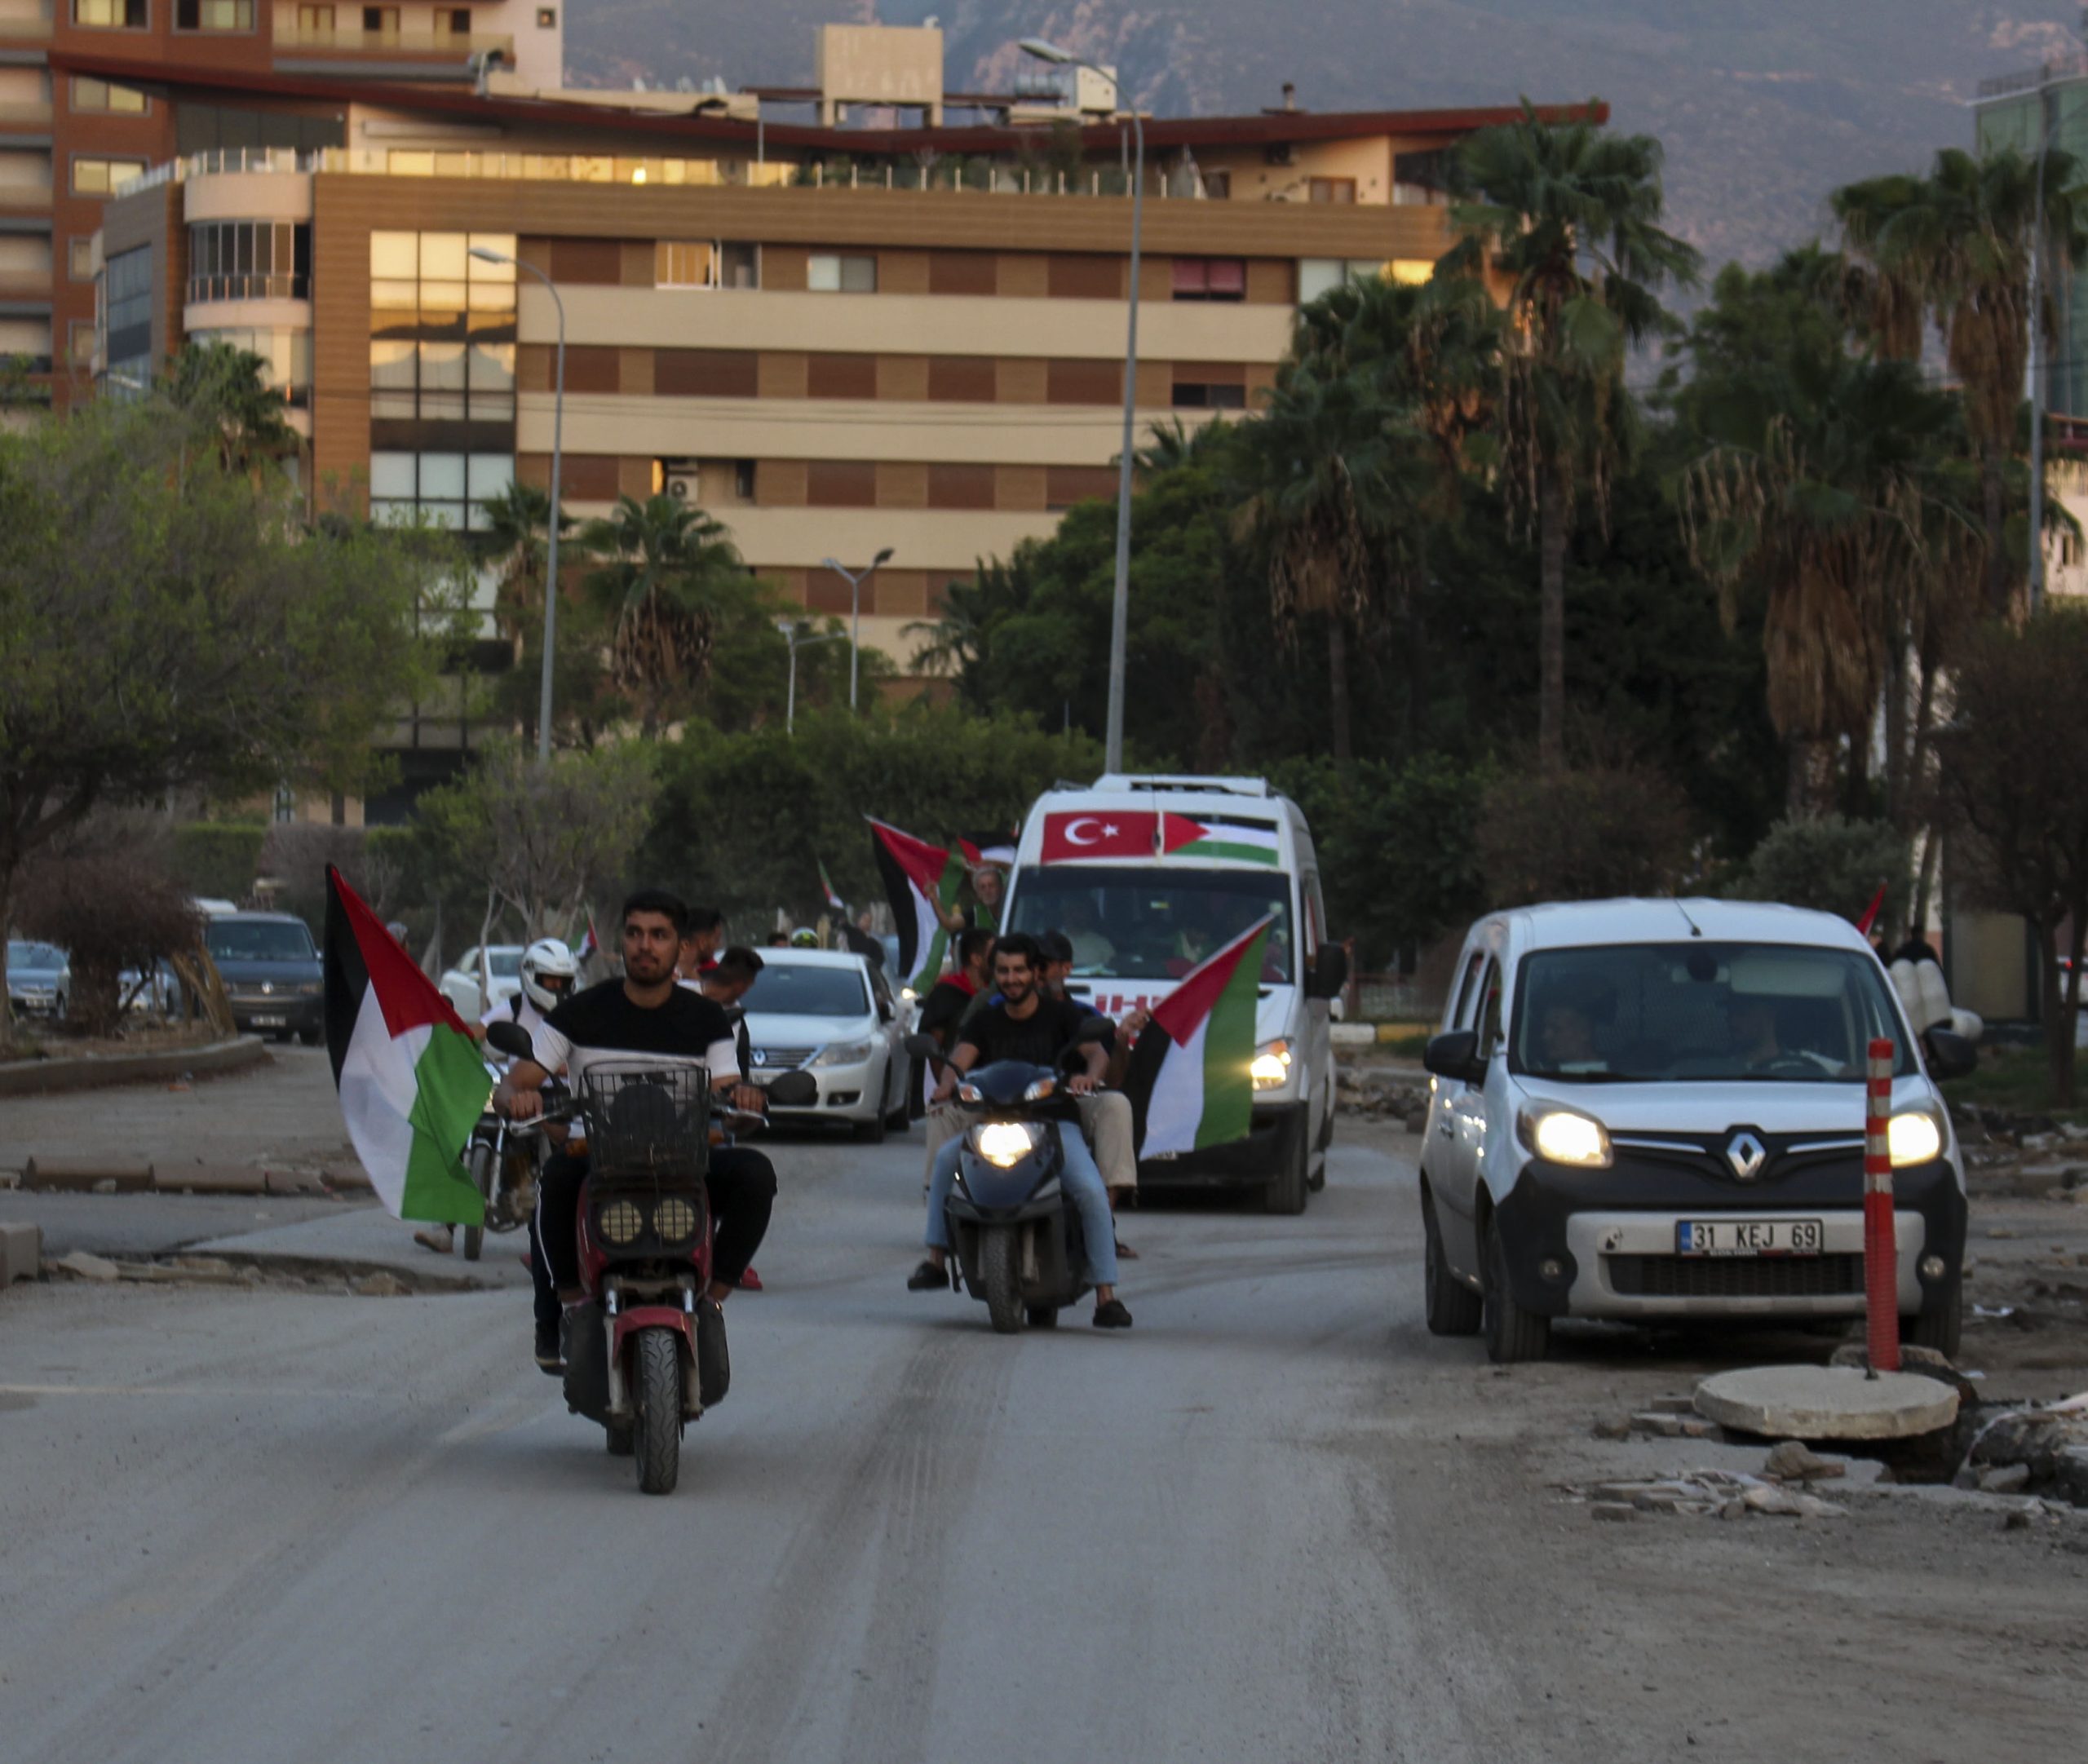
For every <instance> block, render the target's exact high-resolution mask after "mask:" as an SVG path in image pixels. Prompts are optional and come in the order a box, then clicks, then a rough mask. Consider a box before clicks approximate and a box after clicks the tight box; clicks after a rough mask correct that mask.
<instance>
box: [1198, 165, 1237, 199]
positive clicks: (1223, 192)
mask: <svg viewBox="0 0 2088 1764" xmlns="http://www.w3.org/2000/svg"><path fill="white" fill-rule="evenodd" d="M1204 194H1205V196H1207V197H1210V200H1211V201H1214V202H1223V201H1227V200H1228V198H1229V197H1231V196H1232V173H1231V172H1229V171H1207V172H1205V174H1204Z"/></svg>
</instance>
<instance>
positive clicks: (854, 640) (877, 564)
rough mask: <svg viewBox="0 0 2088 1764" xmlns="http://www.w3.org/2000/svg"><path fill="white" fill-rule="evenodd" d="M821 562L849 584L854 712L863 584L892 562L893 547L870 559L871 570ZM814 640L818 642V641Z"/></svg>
mask: <svg viewBox="0 0 2088 1764" xmlns="http://www.w3.org/2000/svg"><path fill="white" fill-rule="evenodd" d="M821 561H822V562H823V563H824V564H825V567H826V568H828V569H830V570H832V571H833V572H834V574H835V575H837V576H838V577H840V578H841V579H842V580H843V581H845V582H847V584H848V708H849V709H850V710H854V709H855V708H856V661H857V659H858V658H859V657H860V655H861V654H862V650H863V584H864V583H865V582H866V581H869V579H870V578H871V577H873V576H874V575H876V574H877V573H878V570H879V569H881V568H883V566H884V565H886V564H889V563H890V562H891V546H886V547H885V548H884V549H883V550H882V551H880V552H878V555H876V556H875V557H874V558H872V559H870V561H869V568H865V569H861V570H847V569H843V568H842V567H841V565H840V564H837V563H835V562H834V559H832V558H830V557H829V558H826V559H822V560H821ZM812 640H813V641H814V642H817V641H818V639H812Z"/></svg>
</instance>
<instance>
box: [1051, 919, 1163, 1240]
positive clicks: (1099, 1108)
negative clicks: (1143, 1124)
mask: <svg viewBox="0 0 2088 1764" xmlns="http://www.w3.org/2000/svg"><path fill="white" fill-rule="evenodd" d="M1037 947H1038V948H1041V949H1042V951H1043V952H1044V990H1045V991H1046V993H1050V994H1051V997H1054V998H1069V997H1072V994H1071V993H1068V991H1067V989H1066V986H1067V983H1068V981H1069V980H1071V979H1072V978H1073V939H1071V938H1070V937H1068V935H1066V934H1065V933H1064V931H1046V932H1045V933H1044V935H1042V937H1040V938H1038V939H1037ZM1075 1002H1076V1003H1077V1002H1078V1001H1077V1000H1076V1001H1075ZM1117 1039H1118V1037H1117V1031H1116V1029H1115V1028H1114V1026H1112V1028H1111V1030H1110V1034H1109V1038H1108V1040H1107V1041H1104V1043H1103V1044H1102V1048H1103V1051H1104V1054H1107V1055H1108V1061H1109V1068H1110V1069H1112V1070H1113V1069H1114V1068H1115V1066H1116V1063H1117ZM1079 1102H1080V1130H1081V1131H1082V1133H1084V1134H1086V1135H1087V1143H1089V1144H1090V1145H1091V1146H1093V1147H1095V1167H1096V1168H1097V1169H1099V1170H1100V1171H1101V1172H1102V1180H1103V1181H1104V1183H1106V1184H1107V1185H1108V1190H1109V1213H1110V1216H1111V1217H1112V1218H1114V1217H1115V1216H1116V1212H1117V1208H1118V1207H1120V1206H1124V1205H1129V1203H1130V1200H1131V1199H1132V1197H1133V1196H1135V1195H1136V1194H1137V1192H1138V1187H1139V1158H1138V1146H1137V1140H1138V1124H1137V1122H1136V1121H1135V1119H1134V1118H1133V1116H1132V1114H1131V1099H1130V1098H1129V1097H1128V1096H1126V1095H1125V1094H1124V1093H1123V1092H1122V1091H1121V1090H1095V1091H1093V1092H1091V1093H1090V1094H1088V1095H1086V1096H1083V1097H1082V1098H1080V1099H1079ZM1138 1259H1139V1253H1138V1251H1136V1250H1135V1249H1132V1248H1131V1247H1130V1245H1128V1244H1126V1242H1125V1241H1124V1240H1123V1239H1122V1238H1121V1237H1120V1238H1118V1239H1117V1260H1118V1261H1120V1262H1135V1261H1137V1260H1138Z"/></svg>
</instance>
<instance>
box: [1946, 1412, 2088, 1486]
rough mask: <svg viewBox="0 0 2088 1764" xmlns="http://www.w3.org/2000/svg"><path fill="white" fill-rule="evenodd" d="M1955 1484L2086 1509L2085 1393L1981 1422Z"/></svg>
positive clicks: (2087, 1416)
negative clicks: (2062, 1401) (2067, 1502)
mask: <svg viewBox="0 0 2088 1764" xmlns="http://www.w3.org/2000/svg"><path fill="white" fill-rule="evenodd" d="M1956 1483H1957V1486H1958V1488H1979V1489H1984V1491H1985V1492H1988V1494H2034V1495H2041V1496H2043V1497H2046V1499H2049V1500H2055V1501H2069V1502H2071V1503H2072V1504H2073V1505H2075V1506H2077V1507H2088V1392H2084V1393H2082V1394H2081V1395H2079V1396H2074V1397H2069V1398H2068V1399H2067V1400H2066V1401H2064V1403H2052V1404H2045V1405H2043V1406H2042V1407H2039V1406H2032V1407H2028V1408H2010V1409H2004V1410H2002V1412H2001V1413H1999V1414H1997V1415H1995V1416H1994V1417H1993V1418H1992V1419H1991V1420H1988V1421H1985V1422H1984V1425H1983V1426H1981V1427H1980V1430H1979V1432H1978V1435H1977V1436H1976V1437H1975V1439H1973V1441H1972V1445H1971V1450H1970V1451H1969V1452H1966V1454H1965V1462H1964V1465H1963V1466H1962V1468H1961V1469H1960V1470H1958V1474H1957V1478H1956Z"/></svg>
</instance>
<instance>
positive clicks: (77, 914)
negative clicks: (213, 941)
mask: <svg viewBox="0 0 2088 1764" xmlns="http://www.w3.org/2000/svg"><path fill="white" fill-rule="evenodd" d="M17 917H18V921H19V922H20V926H21V928H22V930H23V931H25V932H27V933H28V934H29V935H30V936H32V937H38V938H42V939H44V940H45V941H46V942H47V943H53V944H58V945H59V946H60V948H63V949H64V950H65V951H66V952H67V953H68V954H69V957H70V959H71V962H72V969H73V990H72V999H71V1003H70V1005H69V1007H68V1018H67V1020H68V1022H69V1024H70V1025H71V1027H73V1028H75V1029H77V1030H78V1031H80V1032H82V1033H83V1034H86V1035H91V1036H106V1035H113V1034H114V1033H115V1032H116V1030H117V1026H118V1025H119V1023H121V1021H122V1009H123V1000H122V978H121V977H122V973H123V970H125V969H126V968H146V967H149V966H152V965H153V963H155V962H160V961H162V960H164V959H165V958H166V957H169V956H174V955H179V954H181V953H184V952H185V951H188V950H191V949H193V948H195V947H196V944H197V938H198V937H199V936H200V935H201V930H202V922H201V918H200V917H198V915H197V912H196V909H194V907H192V905H190V904H189V901H188V893H187V891H186V890H184V888H183V887H182V886H180V885H179V883H177V882H175V881H174V880H173V878H171V877H170V875H168V874H167V873H166V872H165V871H164V870H161V869H158V868H157V866H153V865H151V864H145V863H141V862H140V861H139V856H138V855H137V853H135V851H95V852H90V853H87V854H85V855H78V856H72V857H54V858H50V859H46V860H43V861H42V862H40V863H38V864H36V866H35V867H34V868H33V869H31V870H30V871H29V874H28V877H27V878H26V880H25V882H24V886H23V888H22V893H21V900H20V909H19V912H18V914H17Z"/></svg>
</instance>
